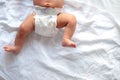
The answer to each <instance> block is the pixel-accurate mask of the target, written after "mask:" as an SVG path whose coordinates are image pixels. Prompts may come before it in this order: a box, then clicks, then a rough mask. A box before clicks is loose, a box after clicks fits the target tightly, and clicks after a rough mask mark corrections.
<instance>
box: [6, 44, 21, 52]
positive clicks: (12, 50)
mask: <svg viewBox="0 0 120 80" xmlns="http://www.w3.org/2000/svg"><path fill="white" fill-rule="evenodd" d="M4 49H5V51H7V52H13V53H15V54H17V53H18V52H19V51H20V48H19V47H16V46H5V47H4Z"/></svg>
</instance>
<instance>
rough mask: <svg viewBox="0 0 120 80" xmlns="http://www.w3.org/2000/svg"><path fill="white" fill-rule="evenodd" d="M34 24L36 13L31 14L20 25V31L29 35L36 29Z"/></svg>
mask: <svg viewBox="0 0 120 80" xmlns="http://www.w3.org/2000/svg"><path fill="white" fill-rule="evenodd" d="M34 24H35V23H34V14H30V15H29V16H28V17H27V18H26V19H25V20H24V21H23V23H22V24H21V25H20V27H19V31H18V32H19V33H21V35H22V34H23V35H24V36H27V35H28V34H29V33H31V32H32V31H34Z"/></svg>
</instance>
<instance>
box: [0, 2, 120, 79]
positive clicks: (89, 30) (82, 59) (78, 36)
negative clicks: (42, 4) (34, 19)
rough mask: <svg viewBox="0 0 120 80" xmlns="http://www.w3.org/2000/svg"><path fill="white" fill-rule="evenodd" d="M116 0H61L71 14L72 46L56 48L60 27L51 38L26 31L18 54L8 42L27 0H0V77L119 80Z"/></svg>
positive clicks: (26, 10)
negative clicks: (73, 19) (74, 25)
mask: <svg viewBox="0 0 120 80" xmlns="http://www.w3.org/2000/svg"><path fill="white" fill-rule="evenodd" d="M119 4H120V1H119V0H74V1H72V0H65V6H64V9H63V12H69V13H71V14H74V15H75V16H76V18H77V28H76V31H75V34H74V36H73V38H72V40H74V41H75V42H76V43H77V48H75V49H73V48H65V47H62V46H61V39H62V35H63V31H64V30H63V29H60V30H59V32H58V34H57V35H56V36H54V37H53V38H47V37H43V36H39V35H37V34H36V33H34V32H33V33H31V34H30V35H29V36H28V38H27V40H26V43H25V45H24V47H23V48H22V50H21V52H20V53H19V54H18V55H14V54H12V53H8V52H5V51H4V50H3V46H4V45H7V44H9V45H13V44H14V39H15V35H16V32H17V30H18V27H19V25H20V24H21V22H22V21H23V20H24V19H25V18H26V16H27V15H28V14H29V13H31V12H32V10H33V4H32V0H0V80H120V76H119V75H118V74H120V25H119V20H120V14H119V13H120V10H119V9H120V5H119Z"/></svg>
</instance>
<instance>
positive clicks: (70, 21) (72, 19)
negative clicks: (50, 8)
mask: <svg viewBox="0 0 120 80" xmlns="http://www.w3.org/2000/svg"><path fill="white" fill-rule="evenodd" d="M68 22H69V23H71V24H76V17H75V16H74V15H70V16H69V19H68Z"/></svg>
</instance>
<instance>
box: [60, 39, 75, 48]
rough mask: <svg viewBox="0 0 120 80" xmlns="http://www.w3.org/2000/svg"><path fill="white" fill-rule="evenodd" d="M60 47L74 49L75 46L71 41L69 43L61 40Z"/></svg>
mask: <svg viewBox="0 0 120 80" xmlns="http://www.w3.org/2000/svg"><path fill="white" fill-rule="evenodd" d="M62 46H63V47H73V48H76V46H77V45H76V43H75V42H73V41H71V40H69V39H63V41H62Z"/></svg>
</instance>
